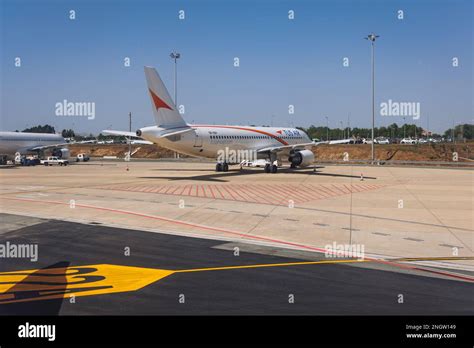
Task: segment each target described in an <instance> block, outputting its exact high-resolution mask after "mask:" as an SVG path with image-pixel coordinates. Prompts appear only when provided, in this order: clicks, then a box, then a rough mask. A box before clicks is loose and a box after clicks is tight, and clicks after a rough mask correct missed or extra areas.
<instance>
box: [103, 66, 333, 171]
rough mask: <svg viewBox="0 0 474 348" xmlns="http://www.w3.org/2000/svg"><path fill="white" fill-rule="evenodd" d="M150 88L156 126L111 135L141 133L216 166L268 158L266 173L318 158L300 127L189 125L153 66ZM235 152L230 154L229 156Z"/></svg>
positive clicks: (148, 77)
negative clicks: (214, 163) (284, 164)
mask: <svg viewBox="0 0 474 348" xmlns="http://www.w3.org/2000/svg"><path fill="white" fill-rule="evenodd" d="M145 77H146V81H147V85H148V93H149V95H150V100H151V104H152V109H153V115H154V118H155V123H156V126H149V127H144V128H140V129H138V130H137V131H136V132H135V133H134V132H125V131H118V130H104V131H103V132H104V133H106V134H113V135H122V136H127V137H137V138H140V139H143V140H146V141H149V142H152V143H154V144H157V145H159V146H161V147H164V148H167V149H170V150H173V151H176V152H179V153H182V154H185V155H189V156H193V157H206V158H212V159H217V164H216V171H219V172H220V171H223V172H226V171H228V170H229V165H233V164H239V163H240V162H241V161H244V160H259V159H264V160H265V166H264V170H265V172H266V173H276V172H277V170H278V166H279V165H280V164H281V162H282V159H287V160H288V161H289V162H290V165H291V168H296V167H307V166H309V165H311V164H312V163H313V162H314V154H313V152H312V151H311V148H312V147H313V146H315V145H319V144H321V143H326V142H314V141H312V140H311V139H310V138H309V137H308V135H307V134H306V133H305V132H304V131H302V130H300V129H297V128H284V127H253V126H230V125H203V124H188V123H186V122H185V120H184V119H183V117H182V116H181V115H180V113H179V112H178V110H177V108H176V105H175V104H174V102H173V100H172V99H171V97H170V95H169V93H168V90H167V89H166V87H165V85H164V83H163V81H162V80H161V78H160V76H159V75H158V72H157V71H156V69H155V68H153V67H145ZM229 154H230V155H229Z"/></svg>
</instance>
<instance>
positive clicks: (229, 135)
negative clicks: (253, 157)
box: [140, 125, 311, 159]
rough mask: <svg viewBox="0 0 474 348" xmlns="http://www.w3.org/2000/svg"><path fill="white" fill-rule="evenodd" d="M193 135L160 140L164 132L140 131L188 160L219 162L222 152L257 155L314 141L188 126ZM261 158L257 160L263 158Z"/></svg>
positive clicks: (267, 130) (281, 132)
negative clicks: (197, 159) (272, 149)
mask: <svg viewBox="0 0 474 348" xmlns="http://www.w3.org/2000/svg"><path fill="white" fill-rule="evenodd" d="M189 126H190V127H191V128H193V129H194V131H189V132H187V133H183V134H178V135H175V136H170V137H167V138H158V137H157V134H159V132H160V130H161V128H158V127H156V126H151V127H145V128H141V129H140V130H141V137H142V138H144V139H146V140H148V141H151V142H153V143H155V144H158V145H160V146H162V147H165V148H168V149H170V150H173V151H176V152H180V153H183V154H186V155H189V156H195V157H207V158H213V159H216V158H218V157H219V154H220V152H221V151H225V150H226V149H228V150H233V151H239V150H250V151H255V152H256V151H257V150H260V149H264V148H269V147H272V146H284V145H296V144H304V143H309V142H311V140H310V139H309V137H308V135H307V134H306V133H305V132H303V131H302V130H299V129H296V128H277V127H251V126H225V125H219V126H218V125H189ZM264 156H265V155H264V154H260V153H259V154H258V158H264Z"/></svg>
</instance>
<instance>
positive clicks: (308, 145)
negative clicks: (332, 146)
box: [257, 141, 328, 153]
mask: <svg viewBox="0 0 474 348" xmlns="http://www.w3.org/2000/svg"><path fill="white" fill-rule="evenodd" d="M327 143H328V142H327V141H318V142H315V141H313V142H310V143H301V144H293V145H282V146H270V147H264V148H263V149H259V150H257V152H259V153H262V152H277V153H279V152H283V153H286V152H288V153H290V151H291V150H297V149H303V148H304V149H307V148H312V147H313V146H318V145H321V144H327Z"/></svg>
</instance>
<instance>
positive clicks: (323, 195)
mask: <svg viewBox="0 0 474 348" xmlns="http://www.w3.org/2000/svg"><path fill="white" fill-rule="evenodd" d="M302 187H304V188H307V189H308V190H309V192H312V193H313V194H315V195H317V196H318V197H314V198H313V200H316V199H324V198H328V197H331V196H332V195H331V194H329V195H328V193H327V192H326V191H323V190H321V186H319V187H318V188H316V189H315V188H314V187H313V185H309V186H307V185H302Z"/></svg>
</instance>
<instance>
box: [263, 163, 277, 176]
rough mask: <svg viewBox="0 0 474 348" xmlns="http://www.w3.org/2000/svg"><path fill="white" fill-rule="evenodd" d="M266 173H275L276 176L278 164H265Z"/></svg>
mask: <svg viewBox="0 0 474 348" xmlns="http://www.w3.org/2000/svg"><path fill="white" fill-rule="evenodd" d="M264 170H265V173H273V174H275V173H276V172H277V171H278V163H277V161H274V162H273V163H270V162H268V163H265V168H264Z"/></svg>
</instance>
